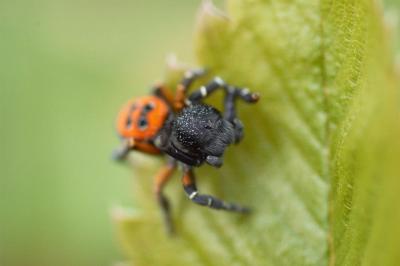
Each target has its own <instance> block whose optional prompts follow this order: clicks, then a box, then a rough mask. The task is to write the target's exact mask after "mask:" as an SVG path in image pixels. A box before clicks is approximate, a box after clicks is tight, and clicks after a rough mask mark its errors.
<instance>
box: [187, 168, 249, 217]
mask: <svg viewBox="0 0 400 266" xmlns="http://www.w3.org/2000/svg"><path fill="white" fill-rule="evenodd" d="M182 183H183V188H184V190H185V193H186V195H187V196H188V197H189V199H190V200H191V201H192V202H194V203H196V204H199V205H201V206H205V207H209V208H212V209H217V210H225V211H231V212H239V213H248V212H250V209H249V208H247V207H243V206H240V205H237V204H235V203H229V202H225V201H223V200H220V199H218V198H216V197H214V196H211V195H203V194H200V193H199V192H198V191H197V188H196V184H195V180H194V174H193V170H192V169H186V170H184V175H183V179H182Z"/></svg>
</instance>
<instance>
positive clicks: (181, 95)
mask: <svg viewBox="0 0 400 266" xmlns="http://www.w3.org/2000/svg"><path fill="white" fill-rule="evenodd" d="M205 74H206V71H205V70H204V69H195V70H189V71H187V72H186V73H185V76H184V78H183V79H182V81H181V83H179V84H178V86H177V88H176V93H175V101H174V109H175V110H176V111H180V110H182V109H183V108H184V107H185V100H186V93H187V91H188V90H189V88H190V85H192V84H193V82H194V81H195V80H196V79H198V78H199V77H201V76H204V75H205Z"/></svg>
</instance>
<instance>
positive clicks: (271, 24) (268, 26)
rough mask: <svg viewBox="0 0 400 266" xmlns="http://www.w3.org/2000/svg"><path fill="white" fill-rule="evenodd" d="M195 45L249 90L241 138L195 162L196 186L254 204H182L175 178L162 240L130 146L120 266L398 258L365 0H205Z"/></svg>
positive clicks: (387, 85) (383, 58)
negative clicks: (172, 228) (245, 211)
mask: <svg viewBox="0 0 400 266" xmlns="http://www.w3.org/2000/svg"><path fill="white" fill-rule="evenodd" d="M195 47H196V54H197V56H198V64H199V65H201V66H205V67H207V68H209V69H211V70H212V74H215V75H219V76H221V77H222V78H223V79H225V80H226V81H228V82H229V83H231V84H235V85H238V86H246V87H249V88H251V89H252V90H255V91H259V92H260V93H261V95H262V100H261V101H260V102H259V103H258V104H257V105H251V106H249V105H244V104H240V107H239V109H240V114H239V115H240V118H241V119H242V121H243V122H244V124H245V133H246V137H245V139H244V141H243V142H242V143H241V144H240V145H238V146H236V147H232V148H231V149H230V150H228V152H227V154H226V158H225V164H224V167H222V168H221V169H220V170H218V171H217V170H214V169H212V168H210V167H203V168H201V169H199V170H198V171H197V175H198V177H199V178H198V183H199V187H200V190H201V191H204V192H207V193H210V194H215V195H217V196H219V197H221V198H224V199H227V200H230V201H235V202H242V203H247V204H248V205H250V206H252V207H253V208H254V210H255V211H254V213H253V214H252V215H250V216H248V217H241V216H238V215H234V214H230V213H223V212H217V211H212V210H209V209H206V208H200V207H198V206H195V205H193V204H192V203H190V202H189V200H187V199H186V198H185V197H184V195H183V194H184V193H183V191H182V189H181V185H180V183H179V178H176V180H173V182H171V184H170V186H169V188H168V190H167V194H168V196H169V197H171V198H172V201H173V207H174V210H173V216H174V219H175V224H176V227H177V231H178V232H177V236H175V237H173V238H168V237H167V236H166V235H165V233H164V228H163V225H162V223H161V218H160V214H159V210H158V208H157V205H156V203H155V201H153V197H152V196H151V181H149V178H150V177H151V176H152V175H154V174H155V171H156V170H153V168H156V166H158V165H156V164H155V163H153V162H152V161H151V159H150V158H148V157H143V156H135V161H136V165H137V166H138V167H136V168H134V175H135V179H134V182H135V184H134V190H135V196H136V200H137V204H138V206H140V207H138V208H137V209H135V210H133V211H131V212H128V211H127V210H124V209H122V210H121V209H118V211H117V212H116V215H115V217H116V219H115V221H116V224H117V229H118V235H119V238H120V239H121V241H122V243H123V247H124V248H125V250H126V251H127V254H128V255H129V257H130V258H131V259H132V262H133V264H134V265H328V264H329V265H361V264H362V265H396V264H398V263H399V262H400V253H399V252H397V247H398V246H399V245H400V240H399V239H400V238H399V237H400V229H399V228H400V227H399V226H398V224H399V222H400V212H399V210H398V207H397V202H399V200H400V193H399V188H400V181H399V180H398V178H397V177H398V176H399V172H400V169H399V168H398V166H397V158H399V156H400V140H399V139H400V138H399V137H398V136H400V127H399V121H398V120H399V112H398V111H399V110H398V106H399V105H398V99H399V96H398V90H396V89H395V84H394V83H395V79H394V77H395V75H394V70H393V68H392V60H391V57H392V55H391V54H390V52H389V51H390V49H389V48H388V47H389V45H388V36H387V31H386V30H385V26H384V24H383V20H382V14H381V11H380V9H379V8H378V7H377V6H376V3H375V1H373V0H360V1H346V0H335V1H328V0H324V1H322V0H321V1H316V0H314V1H305V0H297V1H281V0H270V1H266V0H264V1H262V0H235V1H234V0H230V1H227V14H224V13H222V12H221V11H219V10H217V9H216V8H215V7H214V6H213V5H212V4H211V3H210V2H207V1H206V2H204V3H203V5H202V7H201V9H200V12H199V16H198V21H197V27H196V36H195ZM139 166H140V167H139ZM146 177H149V178H146Z"/></svg>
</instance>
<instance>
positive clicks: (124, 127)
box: [117, 95, 171, 154]
mask: <svg viewBox="0 0 400 266" xmlns="http://www.w3.org/2000/svg"><path fill="white" fill-rule="evenodd" d="M170 112H171V111H170V108H169V106H168V104H167V103H166V102H165V101H164V100H162V99H160V98H159V97H157V96H152V95H151V96H144V97H140V98H137V99H132V100H130V101H129V102H128V103H127V104H126V105H125V106H124V107H123V108H122V109H121V111H120V112H119V114H118V118H117V131H118V134H119V135H120V136H121V137H122V138H126V139H129V138H132V139H134V141H135V148H136V149H138V150H141V151H143V152H147V153H152V154H157V153H161V151H160V150H159V149H157V148H156V147H155V146H154V145H153V144H152V142H151V141H152V139H153V138H154V137H155V136H156V135H157V133H158V132H159V131H160V129H161V128H162V127H163V126H164V123H165V120H166V119H167V118H168V116H169V115H170Z"/></svg>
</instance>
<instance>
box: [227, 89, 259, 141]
mask: <svg viewBox="0 0 400 266" xmlns="http://www.w3.org/2000/svg"><path fill="white" fill-rule="evenodd" d="M226 88H227V89H226V94H225V98H224V118H225V119H226V120H228V121H229V122H231V123H232V124H233V126H234V129H235V143H238V142H240V141H241V139H242V138H243V124H242V122H241V121H240V120H239V118H238V117H237V114H236V106H235V104H236V101H235V100H236V99H237V98H240V99H241V100H243V101H245V102H247V103H255V102H257V101H258V99H259V95H258V94H257V93H252V92H250V91H249V89H247V88H237V87H233V86H229V85H228V86H226Z"/></svg>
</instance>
